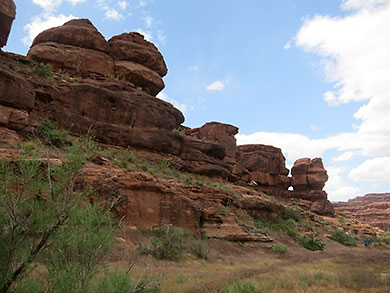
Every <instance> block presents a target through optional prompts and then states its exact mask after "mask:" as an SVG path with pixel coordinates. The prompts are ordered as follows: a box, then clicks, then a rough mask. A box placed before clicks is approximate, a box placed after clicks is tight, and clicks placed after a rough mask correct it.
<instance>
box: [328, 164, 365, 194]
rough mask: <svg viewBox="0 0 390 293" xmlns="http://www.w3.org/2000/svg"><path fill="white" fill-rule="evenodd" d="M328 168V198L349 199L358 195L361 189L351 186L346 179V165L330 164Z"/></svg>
mask: <svg viewBox="0 0 390 293" xmlns="http://www.w3.org/2000/svg"><path fill="white" fill-rule="evenodd" d="M326 169H327V172H328V176H329V180H328V182H326V185H325V189H326V191H327V193H328V198H329V200H331V201H339V200H347V199H349V198H353V197H356V196H357V195H358V194H359V193H360V189H359V188H357V187H354V186H350V185H349V184H348V183H347V182H346V181H345V180H344V179H343V176H342V174H343V173H344V172H345V171H346V169H347V168H346V167H345V166H343V167H333V166H329V167H328V168H326Z"/></svg>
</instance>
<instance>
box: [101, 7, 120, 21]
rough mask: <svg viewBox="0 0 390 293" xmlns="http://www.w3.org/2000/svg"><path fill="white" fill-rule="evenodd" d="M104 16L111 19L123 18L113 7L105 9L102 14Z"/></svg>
mask: <svg viewBox="0 0 390 293" xmlns="http://www.w3.org/2000/svg"><path fill="white" fill-rule="evenodd" d="M104 16H105V17H106V18H107V19H111V20H121V19H123V15H122V14H121V13H119V11H118V10H116V9H114V8H111V9H107V10H106V13H105V14H104Z"/></svg>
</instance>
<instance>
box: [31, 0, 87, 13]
mask: <svg viewBox="0 0 390 293" xmlns="http://www.w3.org/2000/svg"><path fill="white" fill-rule="evenodd" d="M66 1H67V2H69V3H71V4H72V5H76V4H78V3H83V2H86V0H66ZM32 2H33V3H34V4H36V5H38V6H41V7H42V8H43V9H44V10H45V11H47V12H53V11H54V10H55V9H56V8H57V7H59V6H61V4H62V2H63V0H32Z"/></svg>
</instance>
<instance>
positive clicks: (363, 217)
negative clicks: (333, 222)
mask: <svg viewBox="0 0 390 293" xmlns="http://www.w3.org/2000/svg"><path fill="white" fill-rule="evenodd" d="M333 206H334V208H335V210H336V211H337V212H339V213H342V214H344V215H345V216H347V217H349V218H354V219H357V220H359V221H362V222H365V223H368V224H370V225H372V226H376V227H379V228H381V229H383V230H385V231H390V193H370V194H366V195H365V196H358V197H356V198H354V199H350V200H348V201H347V202H337V203H333Z"/></svg>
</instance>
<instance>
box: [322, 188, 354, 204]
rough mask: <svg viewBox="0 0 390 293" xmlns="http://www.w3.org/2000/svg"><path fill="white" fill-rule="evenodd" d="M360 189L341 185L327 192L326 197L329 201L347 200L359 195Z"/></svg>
mask: <svg viewBox="0 0 390 293" xmlns="http://www.w3.org/2000/svg"><path fill="white" fill-rule="evenodd" d="M360 195H361V191H360V189H359V188H357V187H353V186H343V187H340V188H338V189H335V190H333V191H329V192H328V199H329V200H330V201H347V200H348V199H351V198H355V197H356V196H360Z"/></svg>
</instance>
